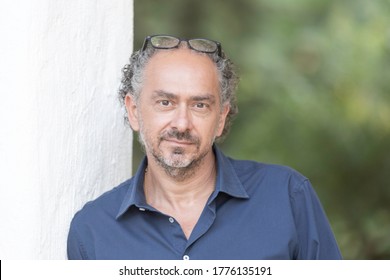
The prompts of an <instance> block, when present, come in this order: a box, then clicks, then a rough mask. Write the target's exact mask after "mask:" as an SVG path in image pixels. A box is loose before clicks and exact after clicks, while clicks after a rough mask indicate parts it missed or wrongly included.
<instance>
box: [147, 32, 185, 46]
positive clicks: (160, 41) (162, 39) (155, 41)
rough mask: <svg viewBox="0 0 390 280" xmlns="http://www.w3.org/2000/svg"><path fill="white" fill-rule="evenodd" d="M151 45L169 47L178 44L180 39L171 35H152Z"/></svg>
mask: <svg viewBox="0 0 390 280" xmlns="http://www.w3.org/2000/svg"><path fill="white" fill-rule="evenodd" d="M150 42H151V43H152V46H153V47H155V48H157V49H170V48H175V47H177V46H178V45H179V43H180V40H179V39H178V38H175V37H171V36H160V35H159V36H153V37H152V38H150Z"/></svg>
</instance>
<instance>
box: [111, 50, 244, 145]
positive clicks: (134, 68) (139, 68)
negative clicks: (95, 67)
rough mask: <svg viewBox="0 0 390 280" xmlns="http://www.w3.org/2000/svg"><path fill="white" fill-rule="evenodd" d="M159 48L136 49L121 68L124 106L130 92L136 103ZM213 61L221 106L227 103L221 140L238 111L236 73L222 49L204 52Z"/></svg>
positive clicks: (121, 88)
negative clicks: (150, 61)
mask: <svg viewBox="0 0 390 280" xmlns="http://www.w3.org/2000/svg"><path fill="white" fill-rule="evenodd" d="M158 51H161V50H156V49H154V48H146V49H145V50H144V51H141V50H138V51H136V52H134V53H133V54H132V55H131V56H130V62H129V63H128V64H126V65H125V66H124V67H123V68H122V80H121V86H120V88H119V96H118V97H119V100H120V102H121V104H122V106H124V103H125V97H126V95H127V94H130V95H132V96H133V97H134V99H135V102H136V103H138V100H139V96H140V93H141V89H142V86H143V80H144V79H143V74H144V69H145V66H146V65H147V63H148V62H149V60H150V59H151V58H152V56H153V55H154V54H155V53H156V52H158ZM204 55H207V56H208V57H210V58H211V60H212V61H213V62H214V63H215V66H216V67H217V71H218V75H219V86H220V98H221V101H222V102H221V108H222V105H223V104H226V103H229V107H230V110H229V113H228V115H227V117H226V121H225V127H224V129H223V132H222V134H221V136H219V137H218V138H217V139H216V140H218V141H221V140H223V139H224V137H225V136H226V135H227V134H228V132H229V130H230V127H231V124H232V122H233V119H234V117H235V115H236V114H237V113H238V107H237V101H236V88H237V85H238V80H239V78H238V75H237V73H236V71H235V67H234V64H233V62H232V61H231V60H230V59H229V58H227V57H226V55H225V53H224V52H223V51H222V53H221V56H219V55H218V54H217V53H213V54H206V53H204ZM124 118H125V122H127V123H128V118H127V114H125V117H124Z"/></svg>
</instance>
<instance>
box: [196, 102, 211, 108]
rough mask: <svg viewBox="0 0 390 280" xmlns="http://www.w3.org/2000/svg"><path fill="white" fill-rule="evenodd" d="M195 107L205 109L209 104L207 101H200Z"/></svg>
mask: <svg viewBox="0 0 390 280" xmlns="http://www.w3.org/2000/svg"><path fill="white" fill-rule="evenodd" d="M195 107H196V108H197V109H205V108H207V107H208V106H207V104H206V103H203V102H199V103H196V104H195Z"/></svg>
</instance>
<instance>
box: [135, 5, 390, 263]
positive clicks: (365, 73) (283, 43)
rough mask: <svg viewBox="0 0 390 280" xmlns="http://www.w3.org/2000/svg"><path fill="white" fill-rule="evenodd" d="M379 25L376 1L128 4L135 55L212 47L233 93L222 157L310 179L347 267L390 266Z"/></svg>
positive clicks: (386, 86) (383, 44)
mask: <svg viewBox="0 0 390 280" xmlns="http://www.w3.org/2000/svg"><path fill="white" fill-rule="evenodd" d="M389 26H390V2H389V1H386V0H377V1H363V0H337V1H336V0H317V1H310V0H295V1H288V0H279V1H273V0H263V1H261V0H241V1H234V0H214V1H192V0H170V1H154V0H135V49H138V48H139V47H140V46H141V45H142V41H143V38H144V37H145V36H146V35H150V34H172V35H177V36H182V37H187V38H190V37H206V38H211V39H215V40H218V41H220V42H222V46H223V48H224V49H225V51H226V52H227V53H228V55H229V56H230V57H231V58H232V60H233V61H234V62H235V63H236V65H237V68H238V70H239V73H240V76H241V83H240V86H239V90H238V101H239V108H240V114H239V116H238V117H237V119H236V121H235V124H234V125H233V127H232V130H231V134H230V135H229V137H228V138H227V139H226V140H225V142H224V143H223V144H221V145H220V146H221V148H222V149H223V150H224V151H225V152H226V153H227V154H229V155H231V156H233V157H236V158H245V159H253V160H257V161H264V162H270V163H278V164H285V165H289V166H292V167H293V168H295V169H297V170H298V171H301V172H302V173H303V174H305V175H306V176H307V177H309V178H310V179H311V181H312V183H313V185H314V186H315V188H316V191H317V193H318V194H319V196H320V198H321V201H322V202H323V205H324V208H325V210H326V212H327V213H328V216H329V219H330V221H331V224H332V226H333V229H334V231H335V234H336V238H337V240H338V242H339V245H340V247H341V250H342V253H343V255H344V257H345V258H346V259H390V175H389V171H390V149H389V148H390V106H389V104H390V95H389V93H390V79H389V73H390V64H389V61H390V28H389ZM134 144H135V147H136V149H135V151H134V167H135V168H136V167H137V165H138V163H139V160H140V158H141V156H142V152H141V151H140V149H139V146H138V143H137V142H135V143H134Z"/></svg>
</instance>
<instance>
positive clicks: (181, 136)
mask: <svg viewBox="0 0 390 280" xmlns="http://www.w3.org/2000/svg"><path fill="white" fill-rule="evenodd" d="M169 139H177V140H179V141H182V140H185V141H188V142H191V143H194V144H198V143H199V138H198V137H196V136H194V135H192V134H191V132H190V131H189V130H186V131H183V132H180V131H178V130H176V129H172V130H169V131H166V132H164V133H163V134H162V135H161V137H160V140H169Z"/></svg>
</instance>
